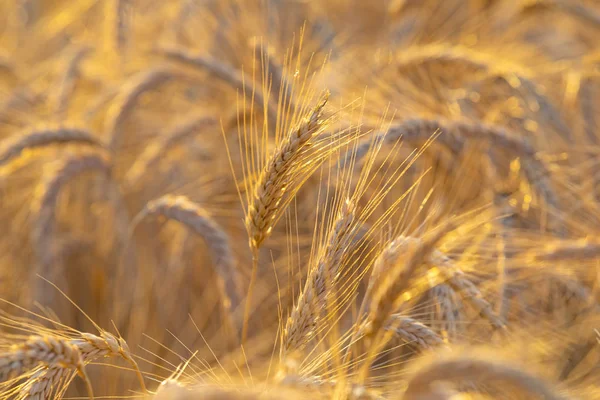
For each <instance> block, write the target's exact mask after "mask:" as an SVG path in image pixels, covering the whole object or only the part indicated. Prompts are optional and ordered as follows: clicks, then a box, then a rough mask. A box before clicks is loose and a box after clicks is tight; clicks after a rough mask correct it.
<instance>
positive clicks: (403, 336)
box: [359, 314, 444, 349]
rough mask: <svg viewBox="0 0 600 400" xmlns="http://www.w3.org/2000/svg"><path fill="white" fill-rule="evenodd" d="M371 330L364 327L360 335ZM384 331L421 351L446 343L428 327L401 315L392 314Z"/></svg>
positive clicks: (366, 326)
mask: <svg viewBox="0 0 600 400" xmlns="http://www.w3.org/2000/svg"><path fill="white" fill-rule="evenodd" d="M369 329H370V328H369V326H368V324H367V325H363V326H362V327H361V328H360V331H359V334H362V333H364V332H366V331H368V330H369ZM384 329H385V330H387V331H390V332H392V333H393V334H394V338H396V339H400V340H403V341H404V342H407V343H408V344H411V345H413V346H415V347H418V348H420V349H430V348H433V347H436V346H439V345H442V344H443V343H444V341H443V340H442V338H441V337H440V336H439V335H438V334H437V333H435V332H434V331H433V330H432V329H431V328H429V327H428V326H427V325H425V324H423V323H421V322H419V321H417V320H415V319H414V318H410V317H407V316H404V315H401V314H392V315H391V316H390V318H388V320H387V321H386V323H385V326H384Z"/></svg>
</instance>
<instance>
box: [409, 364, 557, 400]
mask: <svg viewBox="0 0 600 400" xmlns="http://www.w3.org/2000/svg"><path fill="white" fill-rule="evenodd" d="M440 381H442V382H444V381H445V382H452V383H459V382H464V381H470V382H473V383H494V384H502V385H503V386H502V388H503V391H505V393H506V389H507V387H511V388H515V389H518V390H519V391H521V392H522V393H523V394H528V395H533V396H536V397H539V398H543V399H546V400H563V399H564V397H563V396H560V395H559V394H557V393H555V391H554V390H552V389H551V388H550V387H549V386H548V384H546V383H545V382H544V381H542V380H541V379H540V378H537V377H536V376H534V375H532V374H530V373H528V372H526V371H524V370H521V369H519V368H517V367H515V366H513V365H510V364H509V363H507V362H502V361H498V360H497V359H491V358H483V357H481V356H477V355H473V356H470V355H468V354H465V353H454V355H451V356H448V357H446V358H439V357H436V359H433V358H432V359H430V360H429V362H428V363H427V364H425V365H424V366H422V367H421V368H420V369H419V370H418V371H417V372H416V373H415V374H414V375H413V376H412V377H411V378H410V380H409V381H408V386H407V388H406V391H405V392H404V396H403V397H402V399H403V400H417V399H432V400H433V399H442V398H444V397H434V396H433V394H434V392H436V383H437V382H440ZM438 393H439V392H438Z"/></svg>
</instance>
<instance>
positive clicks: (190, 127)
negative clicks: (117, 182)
mask: <svg viewBox="0 0 600 400" xmlns="http://www.w3.org/2000/svg"><path fill="white" fill-rule="evenodd" d="M216 123H217V121H216V120H215V119H214V118H210V117H203V116H202V117H199V116H197V115H194V116H192V117H190V118H186V119H185V120H184V121H182V122H180V123H179V124H177V125H176V126H175V127H173V129H171V130H170V131H168V132H167V133H165V134H164V135H163V136H161V137H160V138H159V139H158V140H156V141H154V142H152V143H150V144H149V145H148V146H146V148H145V149H144V151H143V152H142V154H140V156H139V157H137V158H136V160H135V162H134V163H133V165H132V166H131V168H129V170H128V171H127V173H126V175H125V183H124V185H125V186H133V185H135V184H136V183H137V182H138V181H139V180H140V179H141V178H142V177H143V176H144V174H145V173H147V172H148V171H149V170H150V169H152V167H153V166H154V165H156V164H157V163H158V162H159V161H160V159H161V157H162V156H163V154H164V153H165V152H167V151H168V150H169V149H170V148H171V147H173V146H175V145H177V144H178V143H180V142H182V141H184V140H186V139H187V138H188V137H190V136H192V135H193V134H194V133H196V132H197V131H198V130H200V129H202V128H205V127H212V126H216Z"/></svg>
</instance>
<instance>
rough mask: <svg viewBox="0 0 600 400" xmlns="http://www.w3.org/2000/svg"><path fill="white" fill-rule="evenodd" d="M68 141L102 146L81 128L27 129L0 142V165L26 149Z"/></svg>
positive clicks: (67, 142) (66, 142)
mask: <svg viewBox="0 0 600 400" xmlns="http://www.w3.org/2000/svg"><path fill="white" fill-rule="evenodd" d="M69 143H73V144H87V145H90V146H93V147H97V148H102V147H103V145H102V142H101V141H100V140H99V139H98V138H96V137H95V136H94V135H93V134H92V133H91V132H89V131H87V130H85V129H82V128H76V127H69V126H57V127H43V128H34V129H27V130H25V131H22V132H19V133H18V134H15V135H12V136H10V137H8V138H6V139H4V140H2V141H1V142H0V166H2V165H5V164H7V163H9V162H10V161H11V160H12V159H14V158H15V157H18V156H19V155H20V154H21V153H23V152H24V151H26V150H28V149H32V148H37V147H44V146H49V145H52V144H69Z"/></svg>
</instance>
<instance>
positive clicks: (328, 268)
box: [283, 200, 356, 352]
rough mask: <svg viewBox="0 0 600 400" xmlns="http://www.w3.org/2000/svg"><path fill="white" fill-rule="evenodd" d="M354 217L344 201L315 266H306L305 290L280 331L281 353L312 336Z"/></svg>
mask: <svg viewBox="0 0 600 400" xmlns="http://www.w3.org/2000/svg"><path fill="white" fill-rule="evenodd" d="M355 219H356V210H355V206H354V204H353V203H352V202H351V201H350V200H346V201H345V202H344V203H343V204H342V206H341V209H340V211H339V213H338V215H337V216H336V219H335V221H334V224H333V227H332V229H331V231H330V232H329V234H328V236H327V242H326V245H325V249H324V251H323V252H322V255H320V256H319V257H318V259H317V262H316V266H315V267H313V268H311V269H309V272H308V277H307V279H306V284H305V285H304V289H303V290H302V292H301V293H300V296H299V297H298V302H297V304H296V305H295V306H294V309H293V311H292V313H291V315H290V317H289V318H288V320H287V322H286V325H285V329H284V331H283V350H284V352H288V351H291V350H297V349H299V348H301V347H302V346H303V345H305V344H306V343H307V342H309V341H310V340H311V338H312V337H313V336H314V334H315V328H316V327H317V323H318V321H319V315H320V313H322V312H323V308H325V307H326V306H327V294H328V293H331V291H332V290H333V289H332V288H333V287H334V286H335V284H336V282H337V279H338V277H339V275H340V271H339V268H340V265H341V263H342V257H343V255H344V254H345V253H346V251H347V250H348V246H349V245H350V243H351V241H352V239H353V236H354V235H353V233H354V231H355V229H353V228H355V227H356V225H355V224H354V222H355ZM328 290H329V291H328Z"/></svg>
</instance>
